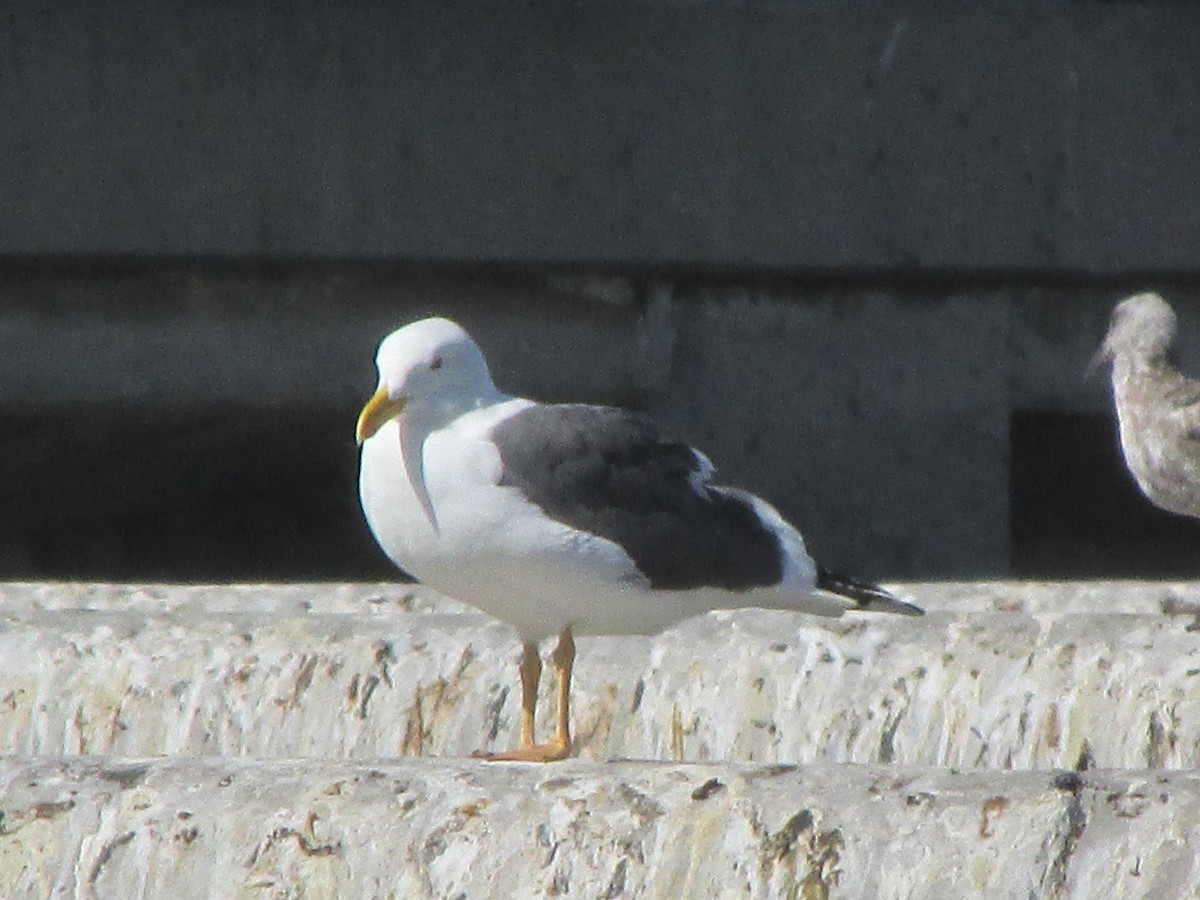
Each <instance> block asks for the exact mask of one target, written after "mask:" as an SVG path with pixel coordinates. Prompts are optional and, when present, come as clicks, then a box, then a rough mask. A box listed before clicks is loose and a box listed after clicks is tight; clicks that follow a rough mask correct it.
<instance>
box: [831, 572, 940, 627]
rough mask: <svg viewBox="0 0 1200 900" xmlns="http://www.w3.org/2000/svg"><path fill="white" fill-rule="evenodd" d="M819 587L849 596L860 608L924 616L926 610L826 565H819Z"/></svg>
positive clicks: (875, 585)
mask: <svg viewBox="0 0 1200 900" xmlns="http://www.w3.org/2000/svg"><path fill="white" fill-rule="evenodd" d="M817 587H818V588H819V589H820V590H823V591H829V592H830V593H831V594H838V595H840V596H842V597H848V598H849V599H851V600H853V601H854V602H855V603H857V604H858V608H859V609H865V610H870V611H871V612H887V613H893V614H895V615H899V616H923V615H925V610H923V609H921V607H919V606H913V605H912V604H911V603H907V602H905V601H904V600H901V599H900V598H899V597H897V596H896V595H895V594H892V593H890V592H888V591H885V590H884V589H883V588H881V587H880V586H879V585H877V584H871V583H869V582H866V581H859V580H858V579H857V578H850V577H848V576H846V575H836V574H834V573H833V572H830V571H829V570H828V569H826V568H825V567H824V566H818V567H817Z"/></svg>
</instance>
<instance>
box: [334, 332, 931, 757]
mask: <svg viewBox="0 0 1200 900" xmlns="http://www.w3.org/2000/svg"><path fill="white" fill-rule="evenodd" d="M376 363H377V365H378V367H379V388H378V390H376V392H375V394H374V396H373V397H371V399H370V400H369V401H368V402H367V404H366V406H364V407H363V410H362V413H361V414H360V415H359V418H358V429H357V436H358V440H359V442H360V443H361V444H362V470H361V473H360V481H359V487H360V493H361V497H362V505H363V510H364V512H365V513H366V517H367V522H368V524H369V525H370V527H371V531H372V532H373V533H374V535H375V539H376V540H377V541H378V542H379V545H380V546H381V547H382V548H383V550H384V552H385V553H387V555H388V556H389V557H390V558H391V560H392V562H394V563H395V564H396V565H397V566H399V567H400V568H402V569H403V570H404V571H405V572H407V573H408V574H410V575H412V576H413V577H415V578H417V579H419V580H420V581H422V582H424V583H425V584H428V585H430V586H431V587H434V588H436V589H437V590H439V591H442V592H444V593H446V594H448V595H450V596H453V597H456V598H458V599H460V600H464V601H466V602H468V603H472V604H474V605H475V606H478V607H479V608H480V609H482V610H484V611H485V612H488V613H491V614H492V615H494V616H496V617H498V618H500V619H503V620H505V621H507V622H510V623H511V624H512V625H514V626H515V627H516V629H517V631H518V632H519V634H520V636H521V639H522V640H523V642H524V648H523V653H522V660H521V667H520V673H521V688H522V704H521V734H520V745H519V748H518V749H517V750H515V751H513V752H511V753H504V754H498V755H495V756H493V757H492V758H495V759H519V760H531V761H548V760H555V759H562V758H563V757H565V756H567V755H569V753H570V752H571V737H570V721H569V720H570V704H569V695H570V685H571V668H572V665H573V663H574V658H575V644H574V638H573V636H572V633H573V632H579V633H592V634H651V633H655V632H658V631H661V630H662V629H664V628H666V627H667V626H669V625H671V624H672V623H674V622H677V621H679V620H680V619H684V618H686V617H688V616H694V615H697V614H699V613H703V612H706V611H708V610H712V609H730V608H735V607H769V608H774V609H792V610H798V611H801V612H807V613H815V614H817V615H824V616H838V615H841V614H842V613H843V612H844V611H846V610H853V609H857V610H871V611H881V612H893V613H901V614H904V615H919V614H920V612H921V611H920V610H919V609H917V608H916V607H914V606H911V605H909V604H907V603H905V602H903V601H901V600H898V599H897V598H895V597H893V596H892V595H891V594H889V593H888V592H887V591H885V590H883V589H881V588H879V587H876V586H874V585H870V584H866V583H863V582H859V581H855V580H853V579H849V578H842V577H837V576H834V575H831V574H829V573H828V572H826V571H825V570H824V569H823V568H821V567H820V566H817V565H816V564H815V563H814V562H813V560H812V559H811V558H810V557H809V555H808V553H807V552H806V551H805V549H804V541H803V539H802V538H801V537H800V534H799V532H797V531H796V529H794V528H793V527H792V526H791V525H789V524H788V523H787V522H785V521H784V520H783V519H782V517H780V515H779V513H777V512H776V511H775V510H774V508H772V507H771V506H770V505H769V504H767V503H766V502H764V501H763V500H760V499H759V498H758V497H755V496H753V495H752V494H748V493H746V492H745V491H739V490H736V489H734V488H729V487H718V486H716V485H714V484H713V483H712V475H713V467H712V465H711V464H710V463H709V461H708V460H707V459H706V458H705V456H704V455H703V454H702V453H700V452H699V451H697V450H693V449H692V448H691V447H688V446H687V445H686V444H683V443H680V442H679V441H677V440H674V439H673V438H671V437H669V436H668V435H667V434H665V433H664V432H663V431H661V430H660V429H659V428H658V427H657V426H656V425H655V424H654V422H653V421H651V420H650V419H649V418H647V417H645V416H643V415H639V414H638V413H634V412H628V411H625V410H621V409H615V408H612V407H606V406H585V405H581V404H539V403H535V402H533V401H531V400H523V399H520V398H516V397H510V396H507V395H505V394H503V393H501V392H500V391H499V390H498V389H497V388H496V386H495V385H494V384H493V383H492V379H491V376H490V375H489V374H488V368H487V363H486V362H485V361H484V358H483V353H482V352H480V350H479V347H478V346H477V345H476V344H475V342H474V341H473V340H471V338H470V336H469V335H468V334H467V333H466V332H465V331H464V330H463V329H462V328H460V327H459V326H458V325H456V324H455V323H453V322H451V321H449V320H447V319H437V318H435V319H425V320H422V321H420V322H415V323H413V324H412V325H408V326H406V327H404V328H401V329H400V330H398V331H396V332H394V333H392V334H390V335H389V336H388V337H386V338H385V339H384V340H383V342H382V343H381V344H380V345H379V353H378V356H377V357H376ZM555 633H557V634H558V635H559V640H558V646H557V647H556V648H555V650H554V654H553V656H552V659H553V662H554V666H555V668H556V669H557V671H558V716H557V722H556V728H555V736H554V738H553V740H551V741H549V742H547V743H544V744H535V743H534V721H533V717H534V708H535V706H536V703H537V690H538V681H539V678H540V676H541V659H540V657H539V655H538V647H537V642H538V640H540V639H541V638H543V637H546V636H548V635H551V634H555Z"/></svg>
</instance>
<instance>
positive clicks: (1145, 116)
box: [0, 0, 1200, 273]
mask: <svg viewBox="0 0 1200 900" xmlns="http://www.w3.org/2000/svg"><path fill="white" fill-rule="evenodd" d="M4 29H5V38H6V40H5V44H4V52H3V53H2V54H0V85H3V94H2V99H0V110H2V113H3V121H4V128H3V131H2V132H0V160H2V161H3V165H2V166H0V196H3V197H4V203H3V204H2V205H0V253H7V254H15V255H24V254H60V253H65V254H137V255H143V254H150V255H163V254H165V255H178V256H193V255H201V256H214V255H215V256H231V257H239V258H240V257H246V256H250V257H257V256H264V255H266V256H277V257H309V256H319V257H344V258H351V259H359V258H383V259H393V258H396V257H402V258H410V259H411V258H416V259H438V260H446V261H452V262H457V261H460V260H463V259H487V260H497V259H499V260H520V261H525V262H546V261H575V260H581V259H583V260H600V261H620V262H638V263H643V262H645V263H655V264H658V263H668V262H669V263H675V264H685V265H691V264H703V265H739V266H743V265H744V266H752V267H778V268H785V269H792V268H796V267H816V268H830V267H831V268H846V267H849V268H862V267H876V268H885V269H886V268H892V267H905V268H926V267H933V268H941V269H952V270H960V269H964V268H968V269H1000V270H1009V269H1020V270H1029V269H1033V270H1043V269H1068V270H1085V271H1095V272H1115V273H1123V272H1127V271H1129V270H1130V269H1133V270H1138V271H1146V270H1152V271H1160V270H1166V271H1177V270H1188V271H1191V270H1193V269H1194V266H1195V248H1196V246H1197V245H1198V244H1200V212H1198V211H1197V207H1196V204H1195V203H1193V202H1192V197H1193V195H1194V192H1195V189H1196V171H1197V170H1196V166H1195V159H1196V151H1197V149H1198V148H1200V115H1198V110H1197V104H1198V103H1200V94H1198V93H1197V90H1196V86H1197V85H1200V58H1198V57H1197V55H1196V53H1195V46H1196V40H1197V38H1198V37H1200V10H1197V9H1194V8H1192V7H1191V6H1190V5H1187V4H1145V3H1120V4H1103V3H1061V2H1057V3H1055V2H1051V3H1010V4H1003V5H1002V6H1001V7H999V8H977V7H975V6H974V5H970V4H968V5H965V6H956V5H953V4H941V3H914V2H893V3H886V4H870V5H867V6H865V7H864V6H861V5H860V4H843V3H822V4H814V3H800V2H796V3H766V2H751V3H732V2H722V3H702V4H678V3H671V4H668V3H640V4H624V3H622V4H594V3H587V4H584V3H568V4H555V5H554V6H553V7H517V8H514V7H512V6H511V5H505V6H504V7H502V8H497V9H480V8H479V7H478V5H477V4H469V3H452V4H437V5H433V6H430V5H427V4H426V5H418V4H390V5H383V6H379V7H373V8H357V7H352V8H347V7H346V6H345V5H344V4H323V3H312V4H301V5H296V4H289V5H286V6H267V7H247V6H245V5H243V4H215V5H214V4H206V5H205V6H204V7H202V8H201V7H195V6H193V5H191V4H186V3H158V4H140V3H128V2H116V0H110V2H99V3H76V4H66V5H64V4H56V5H55V7H54V8H48V7H43V6H42V5H40V4H37V5H35V4H22V3H18V4H16V7H15V10H14V11H13V12H11V13H9V15H8V16H7V17H6V20H5V23H4Z"/></svg>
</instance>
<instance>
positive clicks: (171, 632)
mask: <svg viewBox="0 0 1200 900" xmlns="http://www.w3.org/2000/svg"><path fill="white" fill-rule="evenodd" d="M70 590H74V591H75V592H76V593H75V594H74V596H75V597H76V598H77V601H78V602H86V603H92V604H93V605H94V606H96V607H99V608H95V609H72V608H68V607H64V606H63V605H62V602H63V601H62V598H61V597H56V596H55V595H54V594H53V592H50V593H49V595H47V593H46V591H45V589H36V588H33V589H25V590H22V589H19V588H11V589H9V591H8V592H7V593H6V594H4V595H0V602H2V608H3V610H4V622H3V629H2V630H0V684H2V685H3V686H4V694H3V696H2V697H0V746H3V747H6V748H8V749H9V750H10V751H12V752H17V753H23V754H52V755H54V754H117V755H123V756H144V755H153V754H161V753H169V754H179V755H187V756H197V755H213V754H217V755H234V756H244V755H250V756H276V757H278V756H288V757H293V756H310V757H321V758H325V759H331V760H334V759H360V760H361V759H369V758H375V757H394V756H399V755H433V756H463V755H466V754H469V753H471V752H473V751H476V750H480V749H489V748H503V747H507V746H509V745H511V744H512V743H513V742H514V740H515V728H516V719H517V705H518V704H517V697H518V693H519V692H518V690H517V679H516V672H515V665H514V664H515V659H516V655H517V652H518V644H517V641H516V639H515V637H514V635H513V634H512V632H511V631H510V630H509V629H508V628H507V627H506V626H504V625H502V624H501V623H498V622H496V621H494V620H492V619H489V618H487V617H485V616H483V615H481V614H478V613H470V612H463V611H461V610H462V609H463V607H462V606H461V605H443V603H444V601H438V600H434V599H433V598H431V597H430V596H429V595H427V594H425V593H424V592H421V591H416V592H414V591H413V589H411V588H409V589H395V588H392V589H383V588H378V587H363V588H346V587H342V588H324V587H321V586H312V587H310V588H297V587H290V588H286V589H284V590H275V589H271V588H265V587H242V588H222V589H218V590H215V591H213V592H212V593H211V594H209V593H207V592H206V591H205V589H197V588H190V589H173V588H169V587H159V588H148V589H141V590H132V591H131V589H124V590H121V589H111V588H110V589H107V590H103V589H95V588H82V589H69V591H70ZM305 590H310V591H311V595H310V599H307V600H306V599H305V598H304V591H305ZM971 590H972V589H971V588H969V587H968V586H965V585H952V586H949V587H947V588H945V589H941V588H939V587H937V586H922V587H920V588H916V587H914V588H912V589H911V590H909V591H908V593H909V595H910V596H913V597H914V598H915V599H917V600H918V601H919V602H926V603H928V604H929V605H930V607H931V612H930V613H929V615H927V616H926V617H925V618H923V619H904V618H895V617H882V616H875V617H869V616H851V615H847V616H846V617H845V618H843V619H841V620H823V619H815V618H811V617H805V616H801V615H794V614H787V613H779V612H764V611H742V612H738V613H717V614H711V615H708V616H705V617H701V618H697V619H693V620H690V621H687V622H684V623H681V624H680V625H679V626H678V627H676V628H673V629H671V630H669V631H667V632H666V633H664V634H662V635H659V636H654V637H634V638H606V637H594V638H582V639H581V640H580V641H579V657H578V662H577V672H576V681H575V686H574V687H575V689H574V695H573V696H574V705H573V713H574V725H575V731H576V738H577V747H578V750H579V752H580V754H581V755H582V756H584V757H586V758H593V759H605V758H623V757H624V758H636V759H660V760H661V759H671V760H692V761H701V760H728V761H754V762H788V763H794V762H800V763H814V762H822V761H823V762H854V763H875V762H891V763H898V764H906V765H928V766H955V767H975V766H978V767H984V768H999V769H1007V768H1048V767H1062V768H1074V767H1077V766H1093V767H1095V766H1099V767H1147V768H1190V767H1196V766H1197V765H1200V695H1198V694H1197V692H1196V691H1195V690H1194V687H1195V685H1196V683H1197V679H1198V678H1200V641H1197V639H1196V636H1195V628H1196V625H1195V624H1194V623H1195V621H1196V607H1195V606H1194V605H1188V604H1189V601H1187V600H1186V599H1185V598H1186V595H1187V586H1186V585H1182V586H1175V587H1174V588H1168V587H1162V588H1158V589H1157V590H1158V591H1159V593H1158V595H1157V597H1158V599H1157V602H1158V604H1159V609H1157V610H1156V609H1153V608H1152V605H1153V602H1154V598H1155V596H1156V594H1155V593H1154V592H1152V591H1151V590H1150V589H1149V588H1147V589H1146V590H1145V591H1143V592H1142V593H1141V594H1140V595H1137V593H1136V592H1135V596H1134V597H1133V600H1131V603H1130V605H1131V607H1132V610H1131V612H1130V613H1124V612H1108V611H1103V610H1104V609H1105V608H1107V609H1111V608H1112V606H1113V605H1117V604H1119V603H1120V602H1121V597H1122V590H1123V589H1122V586H1120V585H1116V586H1108V587H1107V588H1104V587H1098V588H1092V587H1079V586H1070V585H1066V586H1059V587H1058V588H1056V587H1055V586H1053V585H1045V586H1035V587H1034V588H1022V587H1020V586H1014V587H1011V588H1010V590H1011V594H1010V596H1009V598H1008V599H1007V600H1005V599H1004V593H1005V589H1004V587H1003V586H1001V585H990V586H977V587H976V588H975V591H976V593H975V595H974V596H973V598H971V599H969V600H967V599H962V598H963V597H964V596H965V595H967V594H969V593H970V592H971ZM69 591H68V596H69V595H70V592H69ZM1106 591H1107V592H1106ZM1056 593H1061V594H1063V595H1064V599H1063V601H1062V604H1063V606H1062V610H1063V611H1062V612H1061V613H1060V612H1053V611H1049V610H1051V609H1052V608H1053V603H1054V602H1055V601H1054V597H1055V595H1056ZM123 597H128V602H127V604H126V605H125V608H122V603H123V599H122V598H123ZM938 597H941V598H942V600H943V605H945V606H954V605H956V604H957V605H961V606H962V607H963V610H964V611H963V612H952V611H945V610H938V609H937V608H936V606H937V605H938V602H937V600H938ZM159 598H161V599H159ZM370 598H374V599H373V600H372V599H370ZM1023 603H1027V604H1028V607H1029V611H1027V612H985V611H980V610H982V609H987V608H989V607H990V608H995V607H996V606H997V605H1000V606H1005V605H1007V606H1009V607H1011V608H1014V609H1019V608H1020V607H1021V605H1022V604H1023ZM1087 603H1092V604H1093V605H1094V606H1095V607H1096V610H1095V611H1092V612H1087V613H1081V612H1078V608H1079V606H1080V605H1081V604H1087ZM1105 604H1107V607H1106V606H1105ZM1164 604H1165V608H1166V610H1167V611H1168V612H1179V613H1183V614H1182V615H1166V614H1164V613H1163V611H1162V609H1163V608H1164ZM1139 607H1140V608H1139ZM452 609H453V610H459V611H457V612H447V611H443V610H452ZM550 695H551V691H549V690H544V691H543V696H544V698H545V699H546V701H547V702H546V703H544V704H543V709H542V712H541V715H542V717H543V718H542V721H543V722H547V721H549V715H550V709H549V702H548V701H549V696H550Z"/></svg>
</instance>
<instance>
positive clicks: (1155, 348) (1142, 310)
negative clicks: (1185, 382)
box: [1089, 293, 1175, 369]
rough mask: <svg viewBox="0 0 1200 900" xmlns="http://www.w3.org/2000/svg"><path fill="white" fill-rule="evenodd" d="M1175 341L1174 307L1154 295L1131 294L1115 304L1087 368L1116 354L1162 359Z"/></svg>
mask: <svg viewBox="0 0 1200 900" xmlns="http://www.w3.org/2000/svg"><path fill="white" fill-rule="evenodd" d="M1174 340H1175V310H1173V309H1171V306H1170V304H1168V303H1167V301H1166V300H1164V299H1163V298H1162V297H1160V296H1159V295H1158V294H1153V293H1146V294H1135V295H1134V296H1132V297H1129V298H1128V299H1126V300H1122V301H1121V302H1120V303H1118V304H1117V305H1116V307H1115V308H1114V309H1113V312H1112V318H1111V319H1110V320H1109V324H1108V334H1107V335H1105V337H1104V343H1103V344H1101V345H1100V349H1099V350H1098V351H1097V352H1096V356H1095V358H1094V359H1093V360H1092V364H1091V366H1090V367H1089V368H1090V369H1095V368H1097V367H1099V366H1102V365H1105V364H1106V363H1110V362H1113V361H1114V360H1116V359H1117V358H1118V357H1130V358H1133V359H1137V360H1142V361H1147V362H1149V361H1158V360H1164V359H1166V357H1167V354H1168V353H1170V350H1171V344H1172V343H1173V342H1174Z"/></svg>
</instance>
